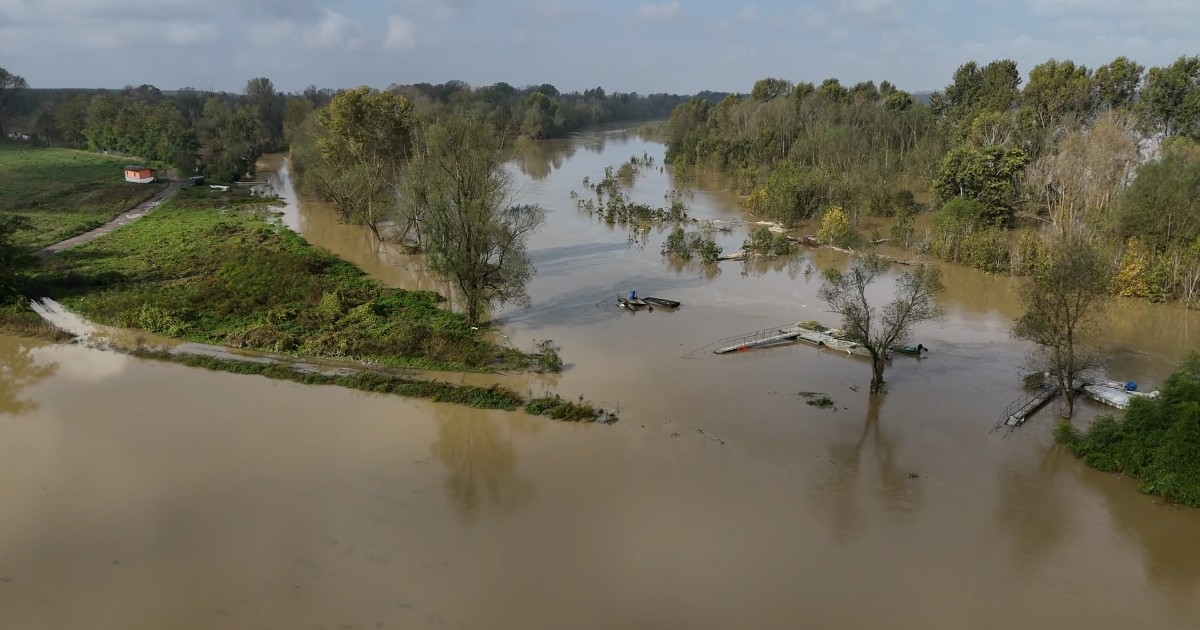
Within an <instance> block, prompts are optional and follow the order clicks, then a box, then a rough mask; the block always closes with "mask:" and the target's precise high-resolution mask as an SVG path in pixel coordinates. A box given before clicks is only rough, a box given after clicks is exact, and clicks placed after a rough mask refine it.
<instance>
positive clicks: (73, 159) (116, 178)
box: [0, 142, 162, 249]
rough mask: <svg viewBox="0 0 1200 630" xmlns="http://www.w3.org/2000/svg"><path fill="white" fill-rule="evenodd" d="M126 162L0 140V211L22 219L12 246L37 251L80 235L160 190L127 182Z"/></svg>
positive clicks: (150, 185)
mask: <svg viewBox="0 0 1200 630" xmlns="http://www.w3.org/2000/svg"><path fill="white" fill-rule="evenodd" d="M128 161H129V160H128V158H118V157H110V156H105V155H98V154H95V153H88V152H86V151H76V150H73V149H47V148H39V147H29V146H24V145H19V144H10V143H3V142H0V212H4V213H8V214H14V215H18V216H21V217H24V218H25V219H26V220H27V221H28V222H29V227H30V229H27V230H22V231H21V232H18V233H17V239H16V240H17V242H18V243H20V244H21V245H25V246H27V247H30V248H33V249H38V248H42V247H45V246H47V245H52V244H54V243H57V242H59V241H61V240H64V239H67V238H70V237H72V236H75V235H77V234H82V233H84V232H87V231H88V230H91V229H93V228H96V227H99V226H101V225H103V224H105V223H107V222H108V221H111V220H112V219H114V218H115V217H117V216H118V215H120V214H121V213H122V212H125V211H127V210H129V209H130V208H133V207H134V206H136V205H137V204H139V203H141V202H143V201H145V200H146V199H149V198H150V197H152V196H154V194H155V193H156V192H158V191H160V190H162V184H131V183H128V182H126V181H125V179H124V172H123V169H122V167H123V166H124V165H125V164H126V163H127V162H128Z"/></svg>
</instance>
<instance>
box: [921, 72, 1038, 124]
mask: <svg viewBox="0 0 1200 630" xmlns="http://www.w3.org/2000/svg"><path fill="white" fill-rule="evenodd" d="M1020 84H1021V75H1020V73H1019V72H1017V63H1016V62H1015V61H1012V60H1010V59H1002V60H998V61H993V62H991V63H989V64H988V65H986V66H983V67H982V68H981V67H980V66H979V64H977V63H975V62H974V61H969V62H967V63H965V64H963V65H961V66H959V67H958V69H957V70H955V71H954V79H953V81H952V82H951V83H950V85H948V86H947V87H946V90H945V92H943V93H942V94H940V95H937V96H938V98H937V99H935V101H934V105H935V107H934V113H936V114H938V115H948V116H949V117H950V118H951V119H953V120H955V121H960V122H969V121H970V120H971V119H972V118H974V117H975V115H976V114H978V113H979V112H981V111H993V112H1003V111H1008V110H1009V109H1010V108H1012V106H1013V104H1014V103H1016V101H1017V96H1018V92H1017V87H1018V86H1020Z"/></svg>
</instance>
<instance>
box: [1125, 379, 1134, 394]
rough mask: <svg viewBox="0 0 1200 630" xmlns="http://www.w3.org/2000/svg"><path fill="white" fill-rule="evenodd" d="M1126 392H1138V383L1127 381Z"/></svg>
mask: <svg viewBox="0 0 1200 630" xmlns="http://www.w3.org/2000/svg"><path fill="white" fill-rule="evenodd" d="M1125 391H1127V392H1136V391H1137V383H1134V382H1133V381H1126V382H1125Z"/></svg>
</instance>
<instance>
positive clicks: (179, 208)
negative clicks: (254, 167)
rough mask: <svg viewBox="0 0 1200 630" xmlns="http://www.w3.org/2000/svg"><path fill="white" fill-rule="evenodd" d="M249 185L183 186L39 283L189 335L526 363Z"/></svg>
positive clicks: (85, 309) (98, 309) (380, 356)
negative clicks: (299, 228)
mask: <svg viewBox="0 0 1200 630" xmlns="http://www.w3.org/2000/svg"><path fill="white" fill-rule="evenodd" d="M263 205H264V204H263V201H262V200H261V199H258V198H254V197H251V196H250V195H249V194H248V193H246V192H245V191H240V190H236V189H235V190H231V191H229V192H227V193H218V192H216V191H213V190H211V189H208V188H184V189H183V190H181V191H180V192H179V193H178V194H177V195H176V196H175V197H174V198H172V199H171V200H170V201H168V202H166V203H165V204H163V205H162V206H160V207H159V209H158V210H156V211H155V212H153V213H151V214H148V215H146V216H145V217H144V218H142V219H139V220H138V221H135V222H133V223H130V224H129V225H126V226H125V227H122V228H120V229H118V230H115V231H113V232H111V233H109V234H107V235H106V236H104V237H103V238H100V239H97V240H95V241H92V242H90V243H87V244H84V245H81V246H79V247H76V248H73V249H70V250H67V251H65V252H63V253H61V254H58V255H55V256H53V257H51V258H48V259H46V260H45V261H44V265H43V268H42V270H41V271H40V272H38V273H37V274H36V275H35V276H34V277H33V278H32V281H33V284H34V285H35V287H36V289H37V290H38V292H40V293H41V294H43V295H50V296H53V297H55V298H56V299H59V300H60V301H62V302H63V303H64V304H66V305H67V306H69V307H71V308H72V309H73V310H75V311H77V312H79V313H81V314H82V315H85V316H87V317H89V318H91V319H93V320H95V321H97V322H100V323H103V324H109V325H114V326H121V327H126V328H138V329H142V330H148V331H151V332H155V333H160V334H165V335H169V336H172V337H181V338H184V339H189V340H193V341H201V342H206V343H215V344H222V345H226V346H231V347H239V348H250V349H256V350H263V351H270V352H279V353H287V354H292V355H295V356H308V357H331V358H337V357H341V358H348V359H354V360H357V361H363V362H373V363H380V364H386V365H393V366H402V367H423V368H437V369H455V370H487V369H489V368H496V367H501V366H502V367H508V368H522V369H524V368H529V367H530V366H531V362H532V360H533V359H532V357H530V356H528V355H524V354H522V353H520V352H517V351H515V350H510V349H505V348H502V347H499V346H496V345H494V344H492V343H489V342H487V341H486V340H484V339H483V338H482V337H481V335H480V333H479V332H478V331H475V330H472V329H471V327H470V326H469V325H468V324H467V320H466V318H465V317H463V316H462V315H459V314H457V313H454V312H452V311H449V310H447V309H444V308H441V306H440V305H439V304H440V303H441V302H442V297H441V296H439V295H437V294H436V293H432V292H428V291H405V290H401V289H394V288H389V287H385V286H383V285H381V284H380V283H379V282H377V281H375V280H373V279H371V278H370V277H368V276H367V275H366V274H365V273H363V271H362V270H360V269H359V268H358V267H356V266H354V265H352V264H351V263H348V262H346V261H344V260H341V259H340V258H337V257H336V256H334V255H333V254H332V253H329V252H328V251H325V250H323V249H319V248H316V247H313V246H312V245H309V244H308V242H306V241H305V240H304V239H303V238H301V237H300V236H297V235H296V234H295V233H293V232H291V231H288V230H286V229H283V228H281V227H278V226H276V225H274V224H272V223H271V222H269V221H268V220H267V218H266V213H265V212H264V211H261V209H262V207H263Z"/></svg>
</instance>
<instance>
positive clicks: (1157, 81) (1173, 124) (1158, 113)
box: [1138, 56, 1200, 137]
mask: <svg viewBox="0 0 1200 630" xmlns="http://www.w3.org/2000/svg"><path fill="white" fill-rule="evenodd" d="M1138 103H1139V105H1140V106H1141V109H1142V115H1143V116H1144V118H1145V120H1146V124H1147V125H1149V126H1150V128H1151V129H1153V130H1154V131H1156V132H1158V133H1161V134H1163V135H1165V136H1193V137H1200V56H1196V57H1180V58H1179V59H1177V60H1175V63H1173V64H1171V65H1169V66H1166V67H1162V68H1159V67H1155V68H1150V71H1149V72H1148V73H1147V74H1146V85H1145V87H1143V88H1142V91H1141V94H1140V98H1139V99H1138Z"/></svg>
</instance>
